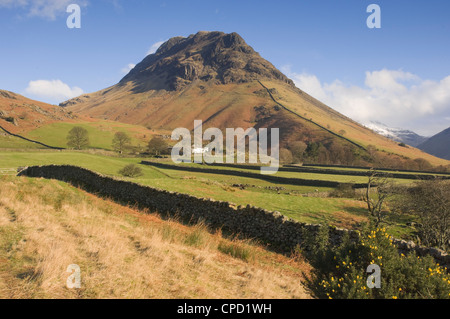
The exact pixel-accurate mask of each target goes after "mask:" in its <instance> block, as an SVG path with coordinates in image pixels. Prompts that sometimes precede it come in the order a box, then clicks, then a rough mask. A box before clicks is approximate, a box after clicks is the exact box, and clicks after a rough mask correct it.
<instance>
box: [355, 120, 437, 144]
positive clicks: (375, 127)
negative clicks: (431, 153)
mask: <svg viewBox="0 0 450 319" xmlns="http://www.w3.org/2000/svg"><path fill="white" fill-rule="evenodd" d="M364 126H366V127H368V128H370V129H371V130H372V131H374V132H375V133H378V134H380V135H383V136H386V137H387V138H390V139H391V140H394V141H396V142H402V143H405V144H408V145H411V146H412V147H417V146H418V145H419V144H422V143H423V142H425V141H426V140H427V139H428V138H427V137H425V136H421V135H419V134H417V133H415V132H413V131H410V130H405V129H402V128H396V127H389V126H387V125H385V124H383V123H380V122H377V121H371V122H370V123H366V124H364Z"/></svg>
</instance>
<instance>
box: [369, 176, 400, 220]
mask: <svg viewBox="0 0 450 319" xmlns="http://www.w3.org/2000/svg"><path fill="white" fill-rule="evenodd" d="M368 175H369V180H368V181H367V187H366V191H365V192H364V195H363V198H364V201H365V202H366V203H367V210H368V211H369V214H370V215H371V217H372V218H373V219H374V221H375V225H376V227H378V226H379V225H380V224H381V223H382V222H383V221H384V219H385V216H386V214H385V210H384V206H385V204H386V201H387V200H388V199H389V198H391V197H393V196H394V194H395V193H396V186H395V184H394V183H393V182H392V179H391V178H390V176H389V174H387V173H382V172H378V171H376V170H374V169H371V170H370V171H369V172H368Z"/></svg>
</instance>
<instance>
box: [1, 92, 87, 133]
mask: <svg viewBox="0 0 450 319" xmlns="http://www.w3.org/2000/svg"><path fill="white" fill-rule="evenodd" d="M77 119H79V116H78V115H75V114H73V113H72V112H70V111H67V110H65V109H63V108H61V107H58V106H56V105H51V104H47V103H43V102H39V101H35V100H31V99H28V98H26V97H24V96H22V95H20V94H17V93H13V92H9V91H4V90H0V126H2V127H4V128H5V129H7V130H8V131H9V132H12V133H15V134H21V133H24V132H27V131H30V130H32V129H35V128H38V127H42V126H44V125H46V124H51V123H55V122H72V123H73V122H76V121H77Z"/></svg>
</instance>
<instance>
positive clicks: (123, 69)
mask: <svg viewBox="0 0 450 319" xmlns="http://www.w3.org/2000/svg"><path fill="white" fill-rule="evenodd" d="M135 66H136V64H133V63H129V64H127V66H126V67H124V68H122V69H121V70H120V72H121V73H122V74H128V72H130V71H131V70H133V69H134V67H135Z"/></svg>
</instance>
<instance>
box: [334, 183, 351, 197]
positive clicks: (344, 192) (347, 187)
mask: <svg viewBox="0 0 450 319" xmlns="http://www.w3.org/2000/svg"><path fill="white" fill-rule="evenodd" d="M356 196H357V195H356V192H355V189H354V188H353V185H352V184H339V186H338V187H336V188H335V189H334V190H333V191H332V192H330V197H337V198H355V197H356Z"/></svg>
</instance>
